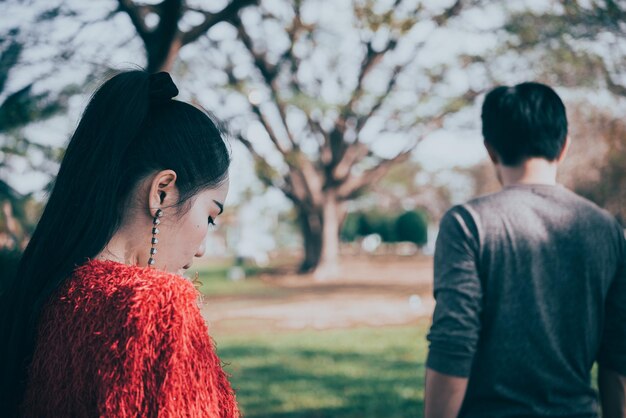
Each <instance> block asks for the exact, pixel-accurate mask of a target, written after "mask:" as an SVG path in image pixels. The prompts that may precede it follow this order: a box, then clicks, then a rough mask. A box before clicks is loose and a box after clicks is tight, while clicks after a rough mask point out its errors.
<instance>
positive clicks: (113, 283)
mask: <svg viewBox="0 0 626 418" xmlns="http://www.w3.org/2000/svg"><path fill="white" fill-rule="evenodd" d="M197 297H198V293H197V291H196V289H195V288H194V287H193V285H192V284H191V283H190V282H188V281H187V280H185V279H184V278H182V277H180V276H177V275H175V274H171V273H166V272H163V271H160V270H157V269H154V268H148V267H137V266H128V265H125V264H121V263H117V262H113V261H100V260H91V261H89V262H88V263H86V264H84V265H83V266H81V267H78V268H77V269H76V270H75V271H74V273H73V274H72V276H71V277H70V278H69V279H68V280H66V281H65V283H64V284H63V285H62V287H61V288H60V289H59V291H58V292H57V293H56V296H54V297H53V298H52V299H51V300H50V302H48V304H47V305H46V307H45V308H44V310H43V312H42V317H41V321H40V324H39V335H38V339H37V344H36V347H35V353H34V357H33V361H32V363H31V366H30V369H29V379H28V382H27V389H26V394H25V398H24V403H23V411H24V415H25V416H28V417H96V416H98V417H157V416H158V417H209V418H213V417H220V418H231V417H238V416H239V411H238V409H237V403H236V401H235V395H234V393H233V390H232V389H231V386H230V384H229V382H228V378H227V375H226V374H225V373H224V371H223V370H222V366H221V362H220V360H219V358H218V357H217V354H216V353H215V347H214V344H213V341H212V340H211V338H210V337H209V334H208V329H207V326H206V324H205V322H204V319H203V318H202V316H201V315H200V310H199V308H198V305H197V303H196V301H197Z"/></svg>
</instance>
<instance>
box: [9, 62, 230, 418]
mask: <svg viewBox="0 0 626 418" xmlns="http://www.w3.org/2000/svg"><path fill="white" fill-rule="evenodd" d="M177 94H178V90H177V88H176V86H175V85H174V83H173V82H172V80H171V78H170V76H169V75H168V74H167V73H158V74H153V75H149V74H148V73H146V72H143V71H130V72H124V73H120V74H117V75H115V76H114V77H113V78H111V79H110V80H108V81H107V82H106V83H104V84H103V85H102V87H100V89H99V90H98V91H97V92H96V93H95V95H94V96H93V98H92V99H91V101H90V103H89V105H88V106H87V109H86V110H85V113H84V114H83V116H82V119H81V121H80V123H79V125H78V127H77V129H76V132H75V133H74V135H73V137H72V139H71V141H70V143H69V145H68V147H67V151H66V153H65V157H64V159H63V162H62V163H61V167H60V170H59V174H58V177H57V179H56V183H55V186H54V189H53V191H52V193H51V195H50V197H49V200H48V203H47V206H46V208H45V210H44V212H43V215H42V217H41V220H40V221H39V224H38V225H37V228H36V230H35V232H34V234H33V236H32V239H31V241H30V243H29V245H28V247H27V248H26V250H25V252H24V255H23V257H22V259H21V262H20V267H19V272H18V275H17V277H18V280H16V282H15V283H14V285H13V286H12V287H11V289H10V290H9V291H8V292H7V293H6V294H4V295H3V298H2V299H3V300H2V309H3V317H2V335H0V338H1V341H2V348H1V349H2V352H1V353H0V354H1V355H0V365H1V367H2V369H1V370H0V376H1V377H0V378H1V379H2V390H1V391H0V396H2V405H0V408H1V409H0V415H2V416H17V415H19V416H36V417H52V416H54V417H57V416H58V417H70V416H71V417H92V416H107V417H113V416H114V417H131V416H132V417H136V416H140V417H151V416H157V415H158V416H159V417H162V416H164V417H174V416H192V417H196V416H197V417H236V416H238V415H239V413H238V409H237V405H236V402H235V397H234V394H233V391H232V389H231V387H230V384H229V382H228V380H227V376H226V374H225V373H224V371H223V370H222V368H221V364H220V361H219V359H218V357H217V355H216V354H215V351H214V347H213V344H212V341H211V339H210V337H209V336H208V333H207V329H206V325H205V323H204V321H203V319H202V317H201V316H200V311H199V309H198V306H197V303H196V301H197V292H196V290H195V288H194V287H193V285H192V284H191V283H190V282H189V281H187V280H185V279H184V278H183V277H182V275H181V274H182V272H183V271H184V270H185V269H187V268H189V267H190V266H191V263H192V260H193V258H194V256H195V257H200V256H201V255H202V254H203V253H204V251H205V248H204V240H205V237H206V234H207V230H208V227H209V224H213V223H214V221H215V219H216V218H217V217H218V216H219V215H220V214H221V213H222V211H223V204H224V200H225V198H226V194H227V193H228V166H229V164H230V158H229V153H228V150H227V147H226V145H225V143H224V140H223V139H222V137H221V135H220V132H219V130H218V129H217V128H216V126H215V124H214V123H213V122H212V121H211V119H210V118H209V117H208V116H207V115H206V114H205V113H204V112H202V111H201V110H199V109H197V108H195V107H194V106H191V105H189V104H187V103H183V102H180V101H175V100H172V98H173V97H174V96H176V95H177ZM176 273H178V274H176Z"/></svg>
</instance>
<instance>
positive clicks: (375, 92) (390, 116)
mask: <svg viewBox="0 0 626 418" xmlns="http://www.w3.org/2000/svg"><path fill="white" fill-rule="evenodd" d="M466 4H467V2H465V3H464V2H461V1H456V2H453V4H452V5H450V6H449V7H447V8H444V9H439V10H437V11H433V10H428V9H426V8H425V7H423V6H420V5H416V4H405V2H403V1H402V0H397V1H394V2H392V3H389V4H387V5H386V6H387V7H382V6H380V4H379V3H375V2H371V1H362V2H355V3H353V8H352V10H350V11H348V12H345V11H344V13H349V14H351V15H352V18H353V21H352V23H353V25H354V29H353V31H352V33H351V34H347V35H346V36H353V37H354V38H355V41H354V44H353V45H352V48H353V50H352V51H351V52H352V53H353V54H354V55H356V57H355V56H354V55H353V56H349V57H346V56H342V55H341V54H342V53H343V52H341V51H339V48H337V44H336V43H339V42H340V39H339V37H338V36H337V35H334V36H335V37H334V38H333V34H329V33H328V28H325V27H324V24H323V22H321V21H319V20H318V21H315V18H309V17H306V16H303V11H306V10H308V11H309V12H310V11H311V8H313V7H316V6H314V5H312V3H311V2H308V3H307V2H304V1H296V2H293V3H291V4H288V5H287V4H285V5H283V6H282V7H283V9H282V10H281V11H280V13H279V12H278V11H272V10H270V9H269V8H264V7H263V5H261V7H260V8H259V9H258V10H255V11H250V13H248V14H247V15H246V14H245V13H244V14H243V15H242V16H238V17H236V18H234V19H233V24H234V25H235V27H236V28H237V38H238V39H239V40H240V41H241V43H242V44H243V46H244V48H245V51H247V53H248V54H249V57H250V60H249V63H250V64H251V65H252V67H253V69H252V70H250V71H241V68H242V66H243V65H245V64H239V63H238V61H241V60H238V58H237V57H236V56H234V54H235V53H236V52H233V54H231V55H227V59H226V65H225V66H224V71H225V72H226V73H227V75H228V80H229V81H230V85H231V86H234V88H235V90H236V91H237V92H238V93H240V94H241V95H243V96H244V97H246V98H247V102H248V105H249V107H250V110H251V111H252V113H253V114H254V115H255V116H256V118H257V120H258V121H259V123H260V125H261V127H262V130H263V131H264V133H263V136H264V137H265V138H268V139H269V141H270V142H271V144H272V145H273V151H274V156H276V155H278V156H279V158H278V160H277V162H278V163H277V164H275V163H273V162H272V163H270V162H269V161H270V158H269V157H268V155H267V154H266V153H264V152H263V151H262V149H261V146H260V145H261V144H260V143H259V142H260V141H258V138H256V139H255V138H253V139H248V138H246V135H244V134H243V133H240V134H239V135H238V138H239V139H240V140H241V142H242V143H243V144H244V145H245V146H246V147H247V148H248V150H249V151H250V153H251V154H252V156H253V157H254V160H255V163H256V165H257V172H258V174H259V177H260V178H261V180H263V181H264V182H265V184H267V185H268V186H273V187H277V188H279V189H280V190H282V191H283V192H284V194H285V195H286V196H287V197H288V198H289V199H290V200H291V201H292V202H293V204H294V207H295V208H296V210H297V212H298V218H299V223H300V228H301V231H302V236H303V240H304V260H303V262H302V265H301V268H300V271H301V272H309V271H313V272H315V275H316V276H317V277H322V278H323V277H328V276H333V275H335V274H336V273H337V271H338V261H339V260H338V253H339V251H338V246H339V231H340V228H341V225H342V223H343V221H344V219H345V216H346V202H348V201H350V200H352V199H354V198H355V197H357V196H359V195H360V194H361V193H363V191H364V190H366V189H367V188H368V187H370V186H371V185H373V184H375V183H376V182H377V181H378V180H380V179H381V178H382V177H383V176H384V175H385V173H387V172H388V170H389V169H390V168H391V167H392V166H394V165H395V164H398V163H400V162H403V161H406V160H407V159H408V158H409V157H410V155H411V153H412V152H413V149H414V147H415V145H416V144H417V143H418V142H419V141H420V139H421V138H423V137H424V136H426V135H427V134H428V133H430V132H432V131H433V130H435V129H437V128H439V127H441V125H442V123H443V120H444V118H445V117H446V115H448V114H451V113H454V112H455V111H457V110H459V109H461V108H463V106H465V105H466V104H468V103H471V102H472V101H473V99H474V98H475V97H476V95H477V94H478V93H479V92H478V91H476V90H472V89H471V88H469V89H467V90H466V91H464V92H462V93H461V94H457V95H454V96H453V97H440V98H438V99H439V100H440V103H438V105H437V104H435V103H433V102H436V100H431V99H432V98H433V97H432V95H431V94H430V93H429V92H428V90H431V89H432V90H436V89H437V88H439V87H440V86H441V85H443V84H444V83H445V82H447V80H446V77H445V73H446V68H445V66H441V67H440V68H430V67H428V66H426V68H424V67H420V66H419V65H416V62H415V57H417V56H419V54H420V52H421V48H423V47H424V45H425V44H426V43H427V42H428V39H429V38H428V37H429V35H433V33H436V32H437V31H440V30H443V28H445V27H446V25H447V23H448V22H449V21H450V20H451V19H453V18H455V17H457V16H458V15H459V14H460V13H461V11H462V10H463V6H464V5H466ZM307 7H308V9H307ZM310 14H311V13H310ZM420 24H424V25H425V26H428V25H432V26H431V30H428V31H426V32H425V33H418V32H419V30H420V29H418V27H419V26H420ZM264 28H265V30H264ZM267 28H271V29H267ZM270 30H271V31H272V32H271V33H268V31H270ZM329 35H330V36H329ZM329 37H330V38H331V40H330V41H329ZM267 39H283V40H284V42H276V45H273V44H272V43H271V42H268V41H267ZM222 49H225V47H223V48H222ZM320 51H324V52H323V53H322V52H320ZM320 55H323V57H322V58H320ZM348 58H349V59H348ZM344 60H346V61H348V62H347V63H344V62H342V61H344ZM320 61H323V62H321V63H320ZM235 63H237V64H235ZM462 65H463V64H459V66H462ZM237 70H239V73H238V71H237ZM412 72H415V73H414V74H411V73H412ZM241 73H243V76H242V75H241ZM415 77H421V78H422V79H423V80H424V81H425V83H427V84H428V87H426V88H425V90H426V91H420V90H418V89H417V88H416V86H415V83H413V82H412V81H414V78H415ZM329 85H332V86H334V88H336V91H335V92H333V93H331V94H329V93H328V88H329ZM405 89H406V90H405ZM432 90H431V91H432ZM404 93H409V94H410V95H412V96H411V97H410V99H409V100H408V103H410V104H408V103H407V95H406V94H404ZM403 95H404V97H403V99H404V103H403V101H402V99H401V98H402V96H403ZM407 105H409V106H411V105H412V106H414V108H413V109H410V110H409V109H407ZM428 108H430V109H431V110H430V112H429V111H425V109H428ZM433 108H434V111H433V110H432V109H433ZM242 131H243V129H242ZM394 136H395V138H396V139H397V138H398V137H399V136H401V137H404V141H402V142H404V143H405V144H406V145H405V146H404V148H403V149H402V148H401V149H400V150H399V151H398V152H396V153H395V155H391V156H388V155H381V154H383V153H381V152H380V148H381V147H382V148H383V149H384V148H385V147H384V145H383V144H384V143H385V141H390V140H392V139H393V138H394ZM377 148H378V149H377ZM386 148H391V147H386ZM396 148H399V147H396ZM384 151H387V152H386V154H389V151H388V149H387V150H384Z"/></svg>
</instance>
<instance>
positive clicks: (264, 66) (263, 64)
mask: <svg viewBox="0 0 626 418" xmlns="http://www.w3.org/2000/svg"><path fill="white" fill-rule="evenodd" d="M233 25H234V26H235V27H236V28H237V32H238V34H239V38H240V39H241V41H242V42H243V44H244V46H245V47H246V49H247V50H248V52H249V53H250V54H251V55H252V58H253V62H254V65H255V67H256V68H257V69H258V70H259V72H260V73H261V75H262V76H263V80H264V81H265V84H266V85H267V86H268V87H269V89H270V92H271V94H272V99H273V101H274V103H275V104H276V108H277V109H278V113H279V115H280V118H281V121H282V124H283V126H284V127H285V132H287V137H288V138H289V141H290V143H291V146H292V148H293V149H298V148H299V147H298V143H297V141H296V140H295V137H294V135H293V133H292V132H291V129H290V127H289V124H288V123H287V110H286V107H287V106H286V104H285V102H283V100H282V98H281V97H280V94H279V93H278V86H277V85H276V76H277V75H278V67H277V66H273V65H271V64H269V63H268V62H267V59H266V57H265V55H262V54H259V53H257V52H255V50H254V43H253V41H252V38H251V37H250V35H249V34H248V32H247V31H246V29H245V28H244V26H243V22H242V21H241V19H239V17H238V16H236V17H234V18H233Z"/></svg>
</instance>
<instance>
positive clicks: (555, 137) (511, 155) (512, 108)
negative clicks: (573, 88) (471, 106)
mask: <svg viewBox="0 0 626 418" xmlns="http://www.w3.org/2000/svg"><path fill="white" fill-rule="evenodd" d="M482 122H483V137H484V138H485V143H486V145H487V147H488V149H489V151H490V153H491V154H492V158H493V157H494V156H493V153H495V154H496V155H495V156H496V157H497V163H499V164H502V165H504V166H509V167H514V166H518V165H520V164H521V163H523V162H524V161H526V160H528V159H530V158H543V159H545V160H547V161H557V160H558V159H559V158H560V157H561V155H562V153H563V149H564V147H565V144H566V139H567V116H566V114H565V106H564V105H563V102H562V101H561V99H560V98H559V96H558V95H557V94H556V92H555V91H554V90H552V89H551V88H550V87H548V86H546V85H544V84H539V83H522V84H518V85H516V86H514V87H508V86H501V87H496V88H495V89H493V90H491V91H490V92H489V94H487V96H486V97H485V102H484V103H483V108H482Z"/></svg>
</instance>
